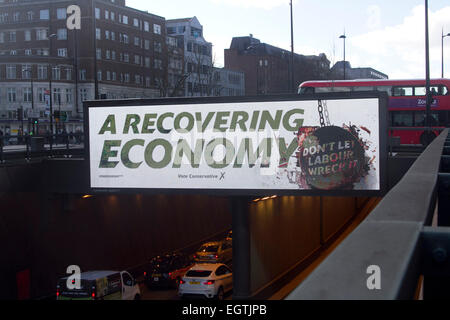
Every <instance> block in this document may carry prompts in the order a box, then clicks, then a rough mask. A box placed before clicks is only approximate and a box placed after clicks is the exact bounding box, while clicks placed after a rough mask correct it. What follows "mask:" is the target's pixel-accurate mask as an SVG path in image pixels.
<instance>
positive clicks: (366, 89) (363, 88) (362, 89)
mask: <svg viewBox="0 0 450 320" xmlns="http://www.w3.org/2000/svg"><path fill="white" fill-rule="evenodd" d="M353 91H372V87H367V86H356V87H353Z"/></svg>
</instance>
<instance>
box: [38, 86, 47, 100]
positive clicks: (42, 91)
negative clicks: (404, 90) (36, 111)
mask: <svg viewBox="0 0 450 320" xmlns="http://www.w3.org/2000/svg"><path fill="white" fill-rule="evenodd" d="M45 91H47V88H38V100H39V102H41V103H43V102H45Z"/></svg>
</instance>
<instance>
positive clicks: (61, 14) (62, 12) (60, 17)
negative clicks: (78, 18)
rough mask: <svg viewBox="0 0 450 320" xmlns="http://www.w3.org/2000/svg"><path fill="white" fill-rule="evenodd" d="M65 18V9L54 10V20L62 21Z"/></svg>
mask: <svg viewBox="0 0 450 320" xmlns="http://www.w3.org/2000/svg"><path fill="white" fill-rule="evenodd" d="M66 18H67V9H66V8H58V9H56V19H58V20H63V19H66Z"/></svg>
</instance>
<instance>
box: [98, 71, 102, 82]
mask: <svg viewBox="0 0 450 320" xmlns="http://www.w3.org/2000/svg"><path fill="white" fill-rule="evenodd" d="M97 80H98V81H102V71H101V70H98V71H97Z"/></svg>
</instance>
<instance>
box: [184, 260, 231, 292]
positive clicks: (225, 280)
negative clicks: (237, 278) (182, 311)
mask: <svg viewBox="0 0 450 320" xmlns="http://www.w3.org/2000/svg"><path fill="white" fill-rule="evenodd" d="M231 290H233V273H232V271H231V269H230V268H229V267H228V266H226V265H225V264H223V263H214V264H213V263H204V264H195V265H194V266H193V267H192V268H190V269H189V270H188V272H186V274H185V276H184V277H183V278H182V279H181V281H180V286H179V287H178V295H179V296H180V297H182V298H183V297H187V296H201V297H206V298H217V299H219V300H223V298H224V295H225V293H227V292H228V291H231Z"/></svg>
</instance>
